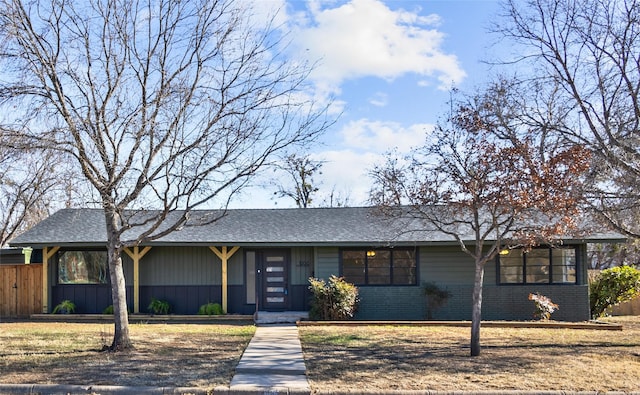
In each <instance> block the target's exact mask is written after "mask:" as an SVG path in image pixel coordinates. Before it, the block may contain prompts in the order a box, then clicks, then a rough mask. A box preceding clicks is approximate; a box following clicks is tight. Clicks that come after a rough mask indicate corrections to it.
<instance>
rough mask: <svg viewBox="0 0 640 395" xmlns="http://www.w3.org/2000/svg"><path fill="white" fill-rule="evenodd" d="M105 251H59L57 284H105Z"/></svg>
mask: <svg viewBox="0 0 640 395" xmlns="http://www.w3.org/2000/svg"><path fill="white" fill-rule="evenodd" d="M107 273H108V270H107V252H106V251H59V252H58V283H59V284H107V283H108V275H107Z"/></svg>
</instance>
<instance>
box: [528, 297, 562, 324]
mask: <svg viewBox="0 0 640 395" xmlns="http://www.w3.org/2000/svg"><path fill="white" fill-rule="evenodd" d="M529 300H533V302H534V303H535V304H536V312H535V313H533V317H534V318H535V319H538V320H543V321H546V320H548V319H549V318H551V314H553V312H554V311H556V310H558V308H559V307H558V305H557V304H555V303H553V302H552V301H551V299H549V298H548V297H546V296H544V295H540V294H539V293H537V292H536V293H534V294H529Z"/></svg>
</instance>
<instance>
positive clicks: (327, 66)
mask: <svg viewBox="0 0 640 395" xmlns="http://www.w3.org/2000/svg"><path fill="white" fill-rule="evenodd" d="M329 5H334V2H330V3H329ZM307 10H308V12H307V13H306V14H296V15H295V16H293V15H292V16H291V17H292V18H293V19H295V21H294V23H295V24H297V25H296V27H294V33H293V38H294V45H295V46H297V48H298V50H299V53H300V54H304V55H303V56H306V57H308V58H309V59H312V60H313V59H320V66H319V67H318V68H316V69H315V70H314V72H313V74H312V77H313V78H314V80H315V81H317V82H318V84H319V85H320V87H321V89H323V90H325V91H328V92H339V89H340V85H341V84H342V82H343V81H345V80H347V79H355V78H360V77H365V76H375V77H379V78H384V79H387V80H392V79H394V78H396V77H399V76H401V75H403V74H406V73H415V74H418V75H420V76H423V77H429V78H435V79H437V80H438V81H439V88H441V89H448V88H449V87H450V86H451V84H452V83H453V84H458V83H460V82H461V81H462V79H463V78H464V77H465V72H464V70H462V68H461V66H460V64H459V62H458V59H457V57H456V56H455V55H453V54H447V53H444V52H443V50H442V48H441V46H442V43H443V40H444V34H443V33H442V32H440V31H438V30H437V29H436V27H437V25H438V24H439V21H440V19H439V17H438V16H437V15H427V16H422V15H420V14H419V10H416V11H407V10H391V9H390V8H388V7H387V6H386V5H385V4H384V3H383V2H381V1H379V0H351V1H349V2H347V3H341V4H340V5H338V6H335V7H333V8H331V7H330V6H328V5H327V2H312V3H309V6H308V9H307ZM423 79H424V78H423Z"/></svg>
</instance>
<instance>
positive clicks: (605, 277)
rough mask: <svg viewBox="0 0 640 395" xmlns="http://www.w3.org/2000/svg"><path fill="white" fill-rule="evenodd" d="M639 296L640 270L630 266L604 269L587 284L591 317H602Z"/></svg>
mask: <svg viewBox="0 0 640 395" xmlns="http://www.w3.org/2000/svg"><path fill="white" fill-rule="evenodd" d="M638 294H640V270H638V269H636V268H634V267H632V266H618V267H612V268H610V269H605V270H603V271H602V272H600V275H599V276H597V277H596V278H595V280H594V281H592V282H591V284H589V304H590V306H591V317H593V318H598V317H602V316H603V315H604V314H605V312H606V310H607V309H608V308H609V307H611V306H614V305H616V304H618V303H622V302H626V301H627V300H630V299H633V298H634V297H636V296H637V295H638Z"/></svg>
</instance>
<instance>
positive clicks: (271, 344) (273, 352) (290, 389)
mask: <svg viewBox="0 0 640 395" xmlns="http://www.w3.org/2000/svg"><path fill="white" fill-rule="evenodd" d="M244 391H247V392H253V393H256V392H262V393H289V394H294V393H295V394H309V393H310V392H311V388H310V387H309V382H308V381H307V376H306V367H305V365H304V358H303V357H302V346H301V345H300V339H299V338H298V328H297V327H296V325H295V324H283V325H270V326H259V327H258V328H257V329H256V333H255V335H254V336H253V339H251V342H250V343H249V346H248V347H247V348H246V350H245V351H244V354H242V358H241V359H240V362H239V363H238V366H237V367H236V373H235V376H233V379H232V380H231V385H230V387H229V393H240V392H244Z"/></svg>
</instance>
